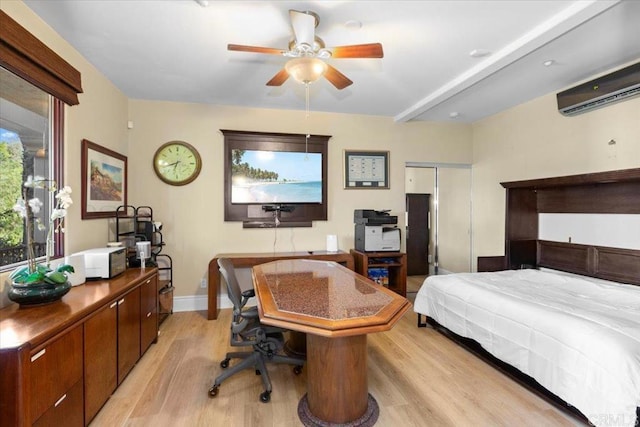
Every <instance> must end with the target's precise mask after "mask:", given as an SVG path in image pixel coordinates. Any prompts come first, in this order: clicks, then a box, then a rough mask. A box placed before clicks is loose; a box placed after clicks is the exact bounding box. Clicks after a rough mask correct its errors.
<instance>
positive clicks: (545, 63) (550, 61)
mask: <svg viewBox="0 0 640 427" xmlns="http://www.w3.org/2000/svg"><path fill="white" fill-rule="evenodd" d="M555 63H556V61H554V60H553V59H547V60H546V61H544V62H543V63H542V65H544V66H545V67H550V66H552V65H553V64H555Z"/></svg>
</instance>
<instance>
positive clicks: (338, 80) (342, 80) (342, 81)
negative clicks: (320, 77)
mask: <svg viewBox="0 0 640 427" xmlns="http://www.w3.org/2000/svg"><path fill="white" fill-rule="evenodd" d="M324 76H325V77H326V79H327V80H329V82H331V84H332V85H334V86H335V87H336V89H344V88H345V87H347V86H349V85H351V84H353V82H352V81H351V80H349V78H348V77H347V76H345V75H344V74H342V73H341V72H340V71H338V70H336V69H335V68H334V67H332V66H331V65H329V64H327V71H326V72H325V73H324Z"/></svg>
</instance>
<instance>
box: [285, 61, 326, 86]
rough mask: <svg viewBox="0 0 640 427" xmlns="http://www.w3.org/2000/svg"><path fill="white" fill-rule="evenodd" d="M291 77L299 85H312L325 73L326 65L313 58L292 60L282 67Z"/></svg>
mask: <svg viewBox="0 0 640 427" xmlns="http://www.w3.org/2000/svg"><path fill="white" fill-rule="evenodd" d="M284 68H285V70H287V73H289V75H290V76H291V77H293V78H294V79H295V80H296V81H297V82H299V83H304V84H308V83H313V82H315V81H316V80H318V79H319V78H320V77H322V76H323V75H324V73H325V72H326V71H327V64H326V63H325V62H324V61H322V60H320V59H318V58H313V57H302V58H293V59H290V60H289V61H287V63H286V64H285V66H284Z"/></svg>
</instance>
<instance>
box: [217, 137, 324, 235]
mask: <svg viewBox="0 0 640 427" xmlns="http://www.w3.org/2000/svg"><path fill="white" fill-rule="evenodd" d="M220 131H221V132H222V134H223V135H224V220H225V221H242V223H243V227H244V228H270V227H275V226H276V221H275V217H276V216H277V217H278V220H279V223H278V224H277V226H278V227H311V226H312V222H313V221H326V220H327V210H328V209H327V206H328V200H327V194H328V193H327V188H328V185H329V183H328V179H329V177H328V174H327V162H328V148H327V146H328V141H329V138H331V136H328V135H309V137H308V138H307V135H305V134H291V133H270V132H253V131H237V130H227V129H221V130H220ZM234 149H243V150H265V151H294V152H301V153H304V152H309V153H320V154H322V203H287V204H286V205H273V204H269V203H262V204H260V203H255V204H234V203H231V162H232V159H231V151H232V150H234ZM290 208H293V209H290ZM265 209H268V211H265Z"/></svg>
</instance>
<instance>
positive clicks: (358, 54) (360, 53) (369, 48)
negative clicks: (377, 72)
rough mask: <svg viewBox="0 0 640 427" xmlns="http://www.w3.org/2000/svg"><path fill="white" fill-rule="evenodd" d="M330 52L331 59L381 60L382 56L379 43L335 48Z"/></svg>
mask: <svg viewBox="0 0 640 427" xmlns="http://www.w3.org/2000/svg"><path fill="white" fill-rule="evenodd" d="M330 50H331V57H332V58H382V57H383V56H384V54H383V52H382V45H381V44H380V43H368V44H354V45H350V46H337V47H333V48H331V49H330Z"/></svg>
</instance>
